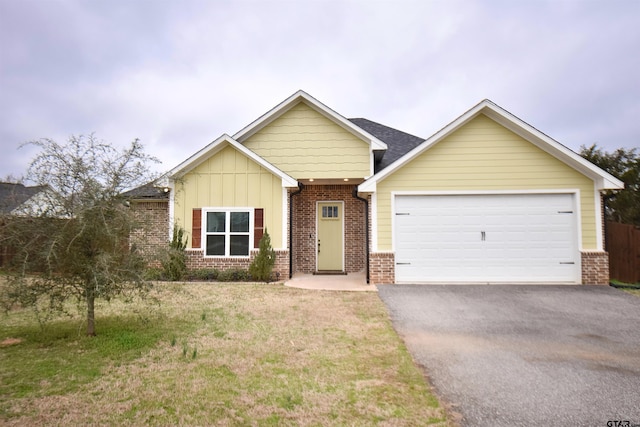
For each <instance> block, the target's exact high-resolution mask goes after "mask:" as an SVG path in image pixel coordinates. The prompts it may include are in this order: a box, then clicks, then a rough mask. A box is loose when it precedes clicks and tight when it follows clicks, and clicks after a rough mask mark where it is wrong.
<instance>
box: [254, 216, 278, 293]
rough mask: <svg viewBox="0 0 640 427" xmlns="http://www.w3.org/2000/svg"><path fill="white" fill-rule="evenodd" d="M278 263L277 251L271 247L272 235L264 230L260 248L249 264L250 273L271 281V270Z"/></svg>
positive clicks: (265, 280) (257, 277)
mask: <svg viewBox="0 0 640 427" xmlns="http://www.w3.org/2000/svg"><path fill="white" fill-rule="evenodd" d="M275 263H276V251H274V250H273V248H272V247H271V237H270V236H269V233H268V232H267V229H266V228H265V230H264V235H263V236H262V239H260V249H259V251H258V254H257V255H256V257H255V258H254V259H253V262H252V263H251V265H250V266H249V274H251V276H252V277H253V278H254V279H256V280H259V281H261V282H269V281H270V280H271V272H272V271H273V266H274V265H275Z"/></svg>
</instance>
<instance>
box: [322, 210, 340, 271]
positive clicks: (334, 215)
mask: <svg viewBox="0 0 640 427" xmlns="http://www.w3.org/2000/svg"><path fill="white" fill-rule="evenodd" d="M343 211H344V204H343V202H318V209H317V214H316V218H317V229H318V233H317V236H318V241H317V253H318V257H317V270H318V271H343V270H344V266H343V260H344V242H343V239H342V236H343V223H344V212H343Z"/></svg>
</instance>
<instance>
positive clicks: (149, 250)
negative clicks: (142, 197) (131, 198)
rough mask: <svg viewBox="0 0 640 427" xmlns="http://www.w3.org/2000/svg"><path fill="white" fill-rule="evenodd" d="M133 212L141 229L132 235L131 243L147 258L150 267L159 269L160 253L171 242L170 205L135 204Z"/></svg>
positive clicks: (159, 202)
mask: <svg viewBox="0 0 640 427" xmlns="http://www.w3.org/2000/svg"><path fill="white" fill-rule="evenodd" d="M131 210H132V212H133V214H134V217H135V219H136V221H137V222H138V225H139V227H138V228H137V229H136V230H134V231H133V232H132V233H131V243H132V244H135V245H136V247H137V248H138V249H139V250H140V252H141V253H142V254H143V255H144V256H145V258H146V259H147V261H148V262H149V265H151V266H154V267H158V266H159V265H160V263H159V261H158V251H159V250H160V249H163V248H166V246H167V244H168V242H169V203H168V202H166V201H155V202H154V201H148V202H133V203H132V204H131Z"/></svg>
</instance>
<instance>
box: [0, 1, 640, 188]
mask: <svg viewBox="0 0 640 427" xmlns="http://www.w3.org/2000/svg"><path fill="white" fill-rule="evenodd" d="M299 89H302V90H304V91H306V92H307V93H309V94H310V95H312V96H313V97H315V98H316V99H318V100H319V101H320V102H322V103H324V104H325V105H327V106H328V107H330V108H331V109H333V110H335V111H337V112H338V113H340V114H341V115H343V116H344V117H347V118H353V117H364V118H367V119H370V120H373V121H376V122H379V123H382V124H385V125H387V126H391V127H393V128H396V129H400V130H402V131H405V132H408V133H411V134H414V135H417V136H420V137H422V138H428V137H429V136H431V135H432V134H434V133H435V132H437V131H438V130H439V129H441V128H442V127H444V126H445V125H447V124H448V123H449V122H451V121H453V120H455V119H456V118H457V117H458V116H460V115H461V114H463V113H464V112H465V111H467V110H468V109H469V108H471V107H473V106H474V105H475V104H477V103H478V102H480V101H482V100H483V99H490V100H492V101H493V102H495V103H497V104H498V105H500V106H501V107H503V108H504V109H506V110H507V111H509V112H511V113H512V114H514V115H516V116H517V117H519V118H520V119H522V120H524V121H525V122H527V123H529V124H530V125H532V126H534V127H536V128H537V129H539V130H541V131H542V132H544V133H545V134H547V135H549V136H551V137H552V138H554V139H555V140H557V141H558V142H560V143H562V144H564V145H565V146H567V147H569V148H570V149H572V150H574V151H578V150H579V149H580V146H581V145H587V146H590V145H591V144H594V143H595V144H597V145H598V146H599V147H602V148H603V149H605V150H607V151H613V150H615V149H617V148H620V147H625V148H633V147H639V146H640V1H638V0H603V1H599V0H554V1H544V0H521V1H510V0H484V1H482V0H475V1H472V0H438V1H435V0H416V1H413V0H393V1H385V0H362V1H361V0H344V1H337V0H308V1H305V0H296V1H293V0H290V1H277V0H262V1H244V0H237V1H217V0H108V1H98V0H0V148H1V151H0V180H1V179H5V178H6V177H9V176H11V177H13V178H19V177H22V176H23V175H24V174H25V173H26V172H27V168H28V164H29V162H30V160H31V159H32V158H33V157H34V156H35V154H36V151H35V148H34V147H33V146H29V145H27V146H23V144H24V143H26V142H29V141H34V140H38V139H40V138H51V139H54V140H56V141H58V142H63V141H65V140H66V139H67V138H68V137H69V136H71V135H88V134H90V133H94V134H95V136H96V137H97V138H99V139H102V140H104V141H107V142H109V143H111V144H113V145H115V146H117V147H125V146H127V145H128V144H129V143H130V142H131V141H132V140H134V139H136V138H139V139H140V141H141V142H142V143H143V144H144V146H145V151H146V152H147V153H149V154H152V155H155V156H156V157H158V158H159V159H160V160H161V161H162V163H161V164H160V165H157V166H154V168H156V169H157V171H158V172H162V171H167V170H170V169H171V168H173V167H174V166H176V165H178V164H179V163H181V162H182V161H183V160H185V159H186V158H188V157H189V156H191V155H192V154H193V153H195V152H196V151H197V150H199V149H201V148H202V147H204V146H206V145H207V144H209V143H210V142H211V141H213V140H215V139H216V138H217V137H219V136H220V135H222V134H223V133H228V134H230V135H233V134H234V133H236V132H237V131H239V130H240V129H242V128H243V127H245V126H246V125H248V124H249V123H251V122H253V121H254V120H255V119H257V118H258V117H260V116H261V115H262V114H264V113H266V112H267V111H269V110H270V109H271V108H273V107H275V106H276V105H277V104H279V103H280V102H282V101H283V100H285V99H286V98H288V97H289V96H290V95H292V94H293V93H295V92H296V91H297V90H299ZM21 146H22V148H21Z"/></svg>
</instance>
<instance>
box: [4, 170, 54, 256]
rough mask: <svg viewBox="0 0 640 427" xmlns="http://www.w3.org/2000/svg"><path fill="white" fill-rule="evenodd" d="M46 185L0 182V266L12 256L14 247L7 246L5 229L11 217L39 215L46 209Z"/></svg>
mask: <svg viewBox="0 0 640 427" xmlns="http://www.w3.org/2000/svg"><path fill="white" fill-rule="evenodd" d="M50 194H51V193H50V189H49V187H47V186H40V185H38V186H31V187H27V186H25V185H24V184H19V183H14V182H0V267H5V266H7V265H8V264H9V263H10V262H11V260H12V258H13V256H14V252H15V250H14V248H13V247H10V246H7V244H6V240H5V238H4V237H6V229H5V227H6V226H8V225H9V223H10V220H11V218H15V217H31V216H34V217H35V216H41V215H43V214H45V213H46V212H47V211H48V210H47V209H46V206H47V204H46V199H47V197H48V196H49V195H50Z"/></svg>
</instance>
